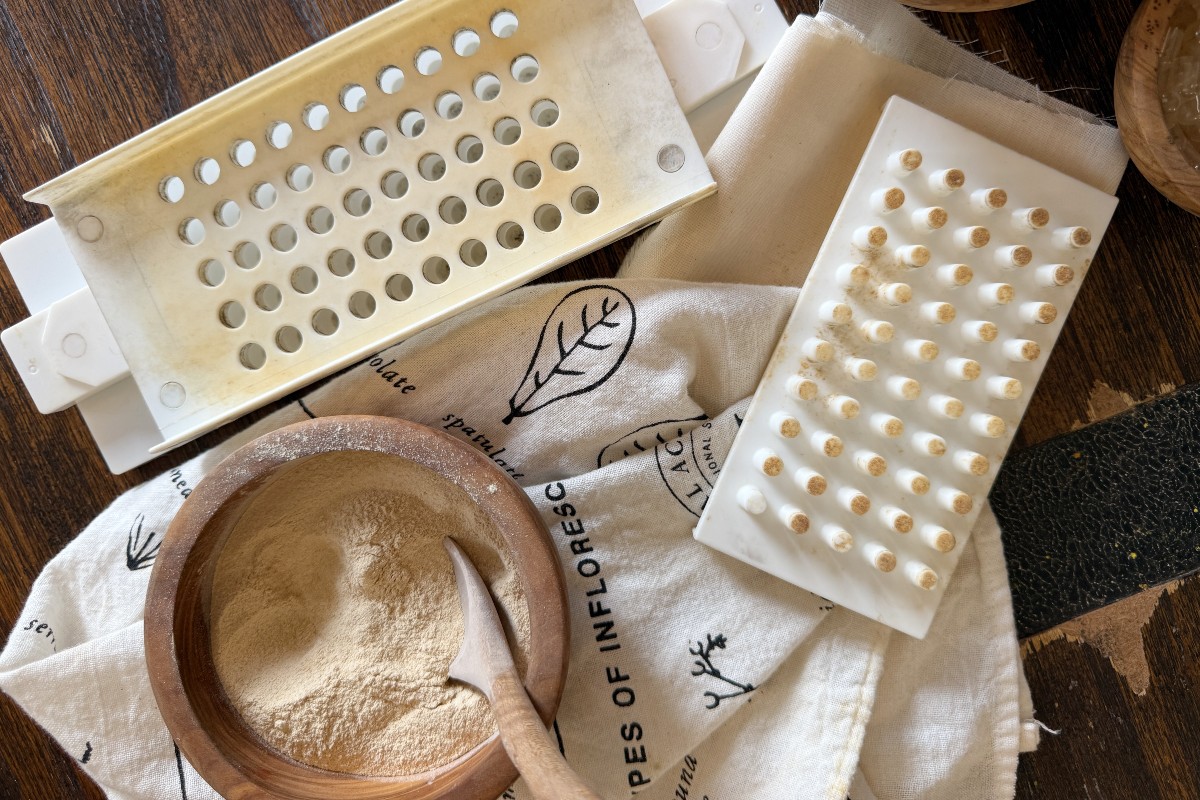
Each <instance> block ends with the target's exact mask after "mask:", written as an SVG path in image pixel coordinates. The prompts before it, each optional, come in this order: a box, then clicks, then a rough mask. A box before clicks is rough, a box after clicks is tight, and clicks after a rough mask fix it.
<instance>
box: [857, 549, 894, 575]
mask: <svg viewBox="0 0 1200 800" xmlns="http://www.w3.org/2000/svg"><path fill="white" fill-rule="evenodd" d="M860 552H861V553H862V554H863V557H864V558H866V559H867V563H868V564H870V565H871V566H873V567H875V569H877V570H879V571H880V572H891V571H892V570H894V569H895V568H896V554H895V553H893V552H892V551H891V550H888V549H887V548H886V547H884V546H883V545H881V544H879V543H877V542H868V543H867V544H865V545H863V547H862V549H861V550H860Z"/></svg>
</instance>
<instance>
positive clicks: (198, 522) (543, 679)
mask: <svg viewBox="0 0 1200 800" xmlns="http://www.w3.org/2000/svg"><path fill="white" fill-rule="evenodd" d="M346 451H360V452H373V453H385V454H389V455H392V456H396V457H398V458H403V459H408V460H409V461H411V462H415V463H417V464H419V465H422V466H424V467H428V468H429V469H432V470H434V471H436V472H438V473H439V474H441V475H443V476H445V477H447V478H449V479H450V480H452V481H453V482H454V483H455V484H457V485H458V486H459V487H460V488H462V489H463V490H465V491H466V493H467V494H468V495H469V496H470V497H471V498H472V499H473V500H474V501H475V503H476V504H477V505H478V506H479V508H480V509H482V511H483V512H484V513H486V514H487V515H488V516H489V517H490V518H491V520H492V522H493V523H494V524H495V526H496V529H497V530H498V531H499V532H500V533H501V535H502V536H503V538H504V540H505V542H506V543H507V545H508V546H509V549H510V551H511V554H512V560H513V563H514V566H515V569H516V572H517V576H518V580H519V582H520V584H521V587H522V588H523V590H524V593H525V598H526V603H527V606H528V611H529V652H528V654H527V655H528V666H527V671H526V676H525V688H526V689H527V690H528V692H529V696H530V697H531V699H532V700H533V703H534V706H535V707H536V708H537V709H538V712H539V713H540V714H541V717H542V720H543V721H544V722H546V723H549V721H550V720H551V719H552V718H553V716H554V714H555V712H556V711H557V709H558V703H559V700H560V698H561V694H562V687H563V681H564V679H565V677H566V671H567V658H568V653H569V648H568V628H567V611H566V608H567V605H566V592H565V583H564V580H563V575H562V569H561V567H560V565H559V562H558V557H557V554H556V553H555V550H554V546H553V543H552V542H551V540H550V536H549V534H548V533H547V531H546V527H545V525H544V524H543V523H542V520H541V517H540V515H539V514H538V512H537V510H536V509H535V508H534V506H533V504H532V503H531V502H530V501H529V498H527V497H526V496H525V493H524V492H523V491H522V490H521V489H520V487H518V486H517V485H516V483H514V482H513V481H512V480H511V479H510V478H509V477H508V476H507V475H506V474H504V472H502V471H501V470H500V469H499V468H498V467H496V465H494V464H493V463H492V462H491V460H489V459H488V458H487V457H486V456H485V455H483V454H482V453H480V452H478V451H477V450H474V449H472V448H470V447H468V446H466V445H465V444H462V443H460V442H457V441H455V440H453V439H451V438H450V437H449V436H446V435H445V434H443V433H441V432H440V431H436V430H432V429H430V428H426V427H423V426H421V425H416V424H414V423H410V422H404V421H402V420H397V419H390V418H385V417H365V416H360V417H350V416H347V417H323V418H320V419H314V420H309V421H306V422H301V423H298V424H296V425H291V426H289V427H286V428H283V429H281V430H278V431H275V432H273V433H269V434H266V435H265V436H262V437H260V438H258V439H256V440H254V441H253V442H251V443H250V444H247V445H246V446H245V447H242V448H241V449H240V450H238V451H237V452H235V453H233V454H232V455H231V456H229V457H228V458H226V459H225V460H224V461H222V462H221V463H220V464H219V465H217V467H216V469H214V470H213V471H212V472H211V473H210V474H209V475H208V476H207V477H205V478H204V480H202V481H201V482H200V483H199V484H198V485H197V486H196V487H195V489H194V490H193V491H192V493H191V495H190V496H189V497H188V499H187V500H186V501H185V502H184V504H183V507H182V508H181V509H180V511H179V513H178V514H177V515H176V517H175V520H174V521H173V522H172V523H171V526H170V528H169V529H168V530H167V534H166V536H165V537H164V539H163V542H162V546H161V548H160V550H159V552H158V557H157V558H156V559H155V564H154V572H153V574H152V575H151V576H150V586H149V589H148V591H147V594H146V619H145V638H146V662H147V665H148V667H149V670H150V682H151V686H152V687H153V690H154V697H155V700H156V701H157V702H158V707H159V710H160V711H161V712H162V715H163V719H164V720H166V723H167V727H168V728H169V729H170V731H171V735H172V736H173V737H174V738H175V741H176V743H177V744H178V745H179V749H180V750H181V751H182V752H183V753H184V755H186V756H187V758H188V761H190V762H191V764H192V766H193V767H195V768H196V771H197V772H198V773H200V776H201V777H203V778H204V780H206V781H207V782H208V783H209V785H211V786H212V787H213V788H214V789H216V790H217V791H218V792H219V793H220V794H221V795H222V796H224V797H226V798H230V800H233V799H234V798H236V800H252V799H257V798H287V799H288V800H329V799H330V798H332V799H334V800H338V799H339V798H354V799H355V800H366V799H367V798H380V799H382V798H388V799H389V800H432V799H433V798H439V800H440V799H445V800H495V798H496V797H498V796H499V795H500V794H501V793H502V792H503V791H504V790H505V789H506V788H507V787H508V786H509V784H511V783H512V781H513V780H515V779H516V777H517V771H516V769H515V768H514V767H513V766H512V763H511V762H510V761H509V759H508V757H507V756H506V755H505V753H504V750H503V748H502V747H501V744H500V741H499V739H498V737H497V735H493V736H492V737H490V738H489V739H488V740H487V741H485V742H484V743H483V744H481V745H480V746H479V747H476V748H475V749H474V750H472V751H471V752H469V753H467V754H465V755H464V756H462V757H461V758H459V759H458V760H456V761H454V762H452V763H450V764H447V765H445V766H443V767H440V768H438V769H434V770H431V771H429V772H425V773H422V774H418V775H409V776H404V777H389V778H376V777H366V776H358V775H349V774H344V773H335V772H329V771H326V770H323V769H318V768H315V767H311V766H308V765H305V764H302V763H299V762H297V761H294V760H292V759H291V758H288V757H287V756H285V755H284V754H282V753H279V752H278V751H276V750H274V749H273V748H272V747H270V746H269V745H267V744H266V743H265V742H264V741H263V740H262V739H261V738H260V737H258V736H257V735H256V734H255V733H254V732H253V731H252V730H251V729H250V728H249V726H247V725H246V723H245V722H244V721H243V720H242V718H241V717H240V716H239V715H238V713H237V712H236V711H235V710H234V708H233V706H232V704H231V702H230V700H229V699H228V697H227V696H226V694H225V692H224V690H223V689H222V687H221V683H220V681H219V679H218V677H217V673H216V669H215V667H214V665H213V658H212V651H211V644H210V640H209V618H208V612H209V601H210V596H211V586H212V575H213V571H214V566H215V562H216V559H217V555H218V554H219V552H220V549H221V546H222V545H223V544H224V541H225V539H226V538H227V536H228V534H229V532H230V531H231V530H232V529H233V527H234V526H235V525H236V523H237V521H238V519H239V518H240V517H241V514H242V513H243V512H244V511H245V510H246V509H247V507H248V506H249V504H250V502H251V501H252V500H253V499H254V498H255V497H256V496H257V495H258V493H259V492H260V491H262V490H263V489H264V488H265V487H267V486H268V485H270V484H271V483H273V482H274V481H275V480H276V479H278V478H279V477H280V476H281V475H283V474H284V473H286V472H288V470H289V469H290V467H292V466H294V465H295V464H297V463H299V462H300V461H301V460H303V459H308V458H312V457H320V455H321V454H327V453H336V452H346ZM431 735H436V732H433V733H432V734H431Z"/></svg>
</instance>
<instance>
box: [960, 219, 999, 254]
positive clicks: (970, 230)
mask: <svg viewBox="0 0 1200 800" xmlns="http://www.w3.org/2000/svg"><path fill="white" fill-rule="evenodd" d="M991 240H992V234H991V232H990V231H989V230H988V229H987V228H985V227H983V226H982V225H970V226H968V227H965V228H959V229H958V230H956V231H955V232H954V243H955V244H956V245H958V246H959V247H961V248H962V249H963V250H978V249H979V248H981V247H986V246H987V243H988V242H990V241H991Z"/></svg>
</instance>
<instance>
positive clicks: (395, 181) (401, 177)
mask: <svg viewBox="0 0 1200 800" xmlns="http://www.w3.org/2000/svg"><path fill="white" fill-rule="evenodd" d="M379 190H380V191H381V192H383V194H384V197H390V198H391V199H393V200H399V199H400V198H401V197H404V195H405V194H407V193H408V178H407V177H406V176H405V174H404V173H403V172H396V171H395V170H393V171H392V172H389V173H387V174H386V175H384V176H383V177H382V178H380V180H379Z"/></svg>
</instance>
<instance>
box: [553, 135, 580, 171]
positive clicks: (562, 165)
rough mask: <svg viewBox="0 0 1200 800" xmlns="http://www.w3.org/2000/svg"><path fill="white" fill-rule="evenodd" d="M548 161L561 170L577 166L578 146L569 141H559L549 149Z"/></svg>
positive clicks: (568, 169)
mask: <svg viewBox="0 0 1200 800" xmlns="http://www.w3.org/2000/svg"><path fill="white" fill-rule="evenodd" d="M550 163H551V164H553V165H554V166H555V168H557V169H561V170H562V171H563V172H569V171H571V170H573V169H575V167H577V166H579V148H578V147H576V146H575V145H573V144H571V143H570V142H560V143H559V144H556V145H554V149H553V150H551V151H550Z"/></svg>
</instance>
